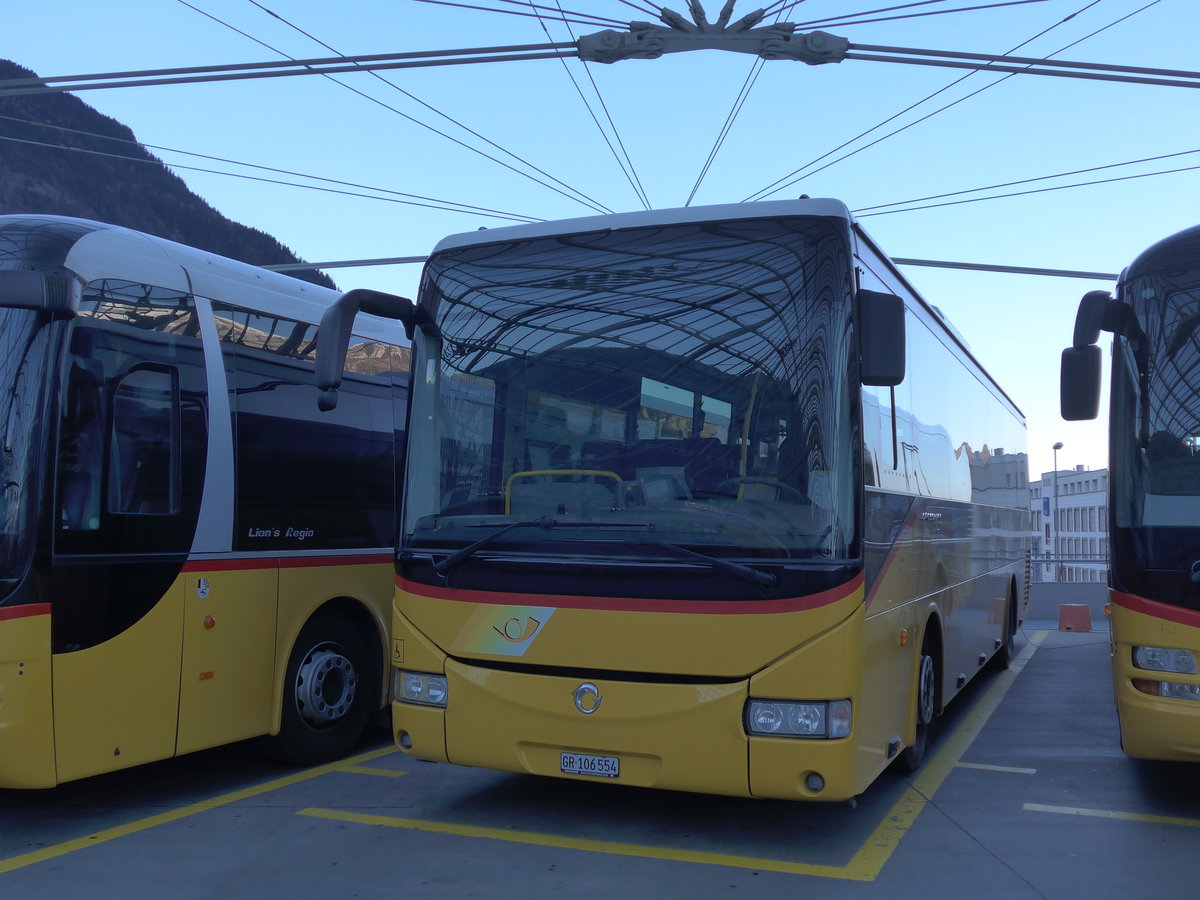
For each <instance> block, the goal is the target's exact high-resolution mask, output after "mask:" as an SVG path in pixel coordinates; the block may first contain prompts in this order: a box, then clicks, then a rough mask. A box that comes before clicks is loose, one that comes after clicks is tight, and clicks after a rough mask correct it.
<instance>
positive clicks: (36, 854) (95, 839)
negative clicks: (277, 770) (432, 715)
mask: <svg viewBox="0 0 1200 900" xmlns="http://www.w3.org/2000/svg"><path fill="white" fill-rule="evenodd" d="M395 752H397V751H396V748H395V747H384V748H382V749H380V750H372V751H371V752H370V753H364V754H362V755H361V756H356V757H352V758H351V759H348V760H341V761H339V762H335V763H329V764H328V765H324V766H317V767H315V768H312V769H305V770H304V771H303V772H297V773H296V774H295V775H288V776H286V777H284V778H276V779H275V780H273V781H267V782H264V783H263V784H258V785H255V786H253V787H248V788H243V789H242V790H240V791H233V792H232V793H229V794H222V795H221V796H219V797H212V798H211V799H208V800H201V801H200V802H199V803H192V804H189V805H188V806H181V807H179V808H178V809H172V810H168V811H167V812H164V813H159V814H158V815H156V816H148V817H147V818H145V819H138V820H137V821H135V822H128V823H126V824H124V825H118V826H116V827H115V828H106V829H105V830H104V831H98V832H96V833H95V834H89V835H88V836H87V837H81V838H76V839H75V840H71V841H64V842H63V843H61V844H55V845H53V846H51V847H43V848H42V849H40V850H34V851H31V852H29V853H22V854H21V855H19V856H10V857H8V858H7V859H0V874H3V873H5V872H12V871H14V870H15V869H21V868H24V867H25V866H31V865H33V864H34V863H39V862H45V861H46V860H48V859H54V858H55V857H57V856H63V855H65V854H67V853H72V852H74V851H76V850H82V849H84V848H85V847H95V846H96V845H97V844H103V843H104V842H105V841H111V840H115V839H116V838H120V837H125V836H126V835H129V834H135V833H137V832H139V831H145V830H146V829H148V828H154V827H156V826H158V825H165V824H167V823H168V822H177V821H179V820H180V819H186V818H187V817H188V816H194V815H196V814H197V813H202V812H208V811H209V810H210V809H216V808H217V807H219V806H225V805H227V804H230V803H236V802H237V801H239V800H245V799H247V798H248V797H257V796H258V795H260V794H267V793H270V792H271V791H276V790H279V789H280V788H285V787H289V786H290V785H293V784H299V783H300V782H302V781H308V780H309V779H310V778H316V777H318V776H320V775H326V774H328V773H330V772H335V771H338V770H339V769H341V768H342V767H344V766H347V765H350V766H353V765H355V764H356V763H364V762H370V761H371V760H375V759H379V758H380V757H381V756H387V755H388V754H389V753H395Z"/></svg>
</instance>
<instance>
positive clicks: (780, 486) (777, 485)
mask: <svg viewBox="0 0 1200 900" xmlns="http://www.w3.org/2000/svg"><path fill="white" fill-rule="evenodd" d="M741 484H757V485H762V486H763V487H769V488H774V489H775V491H776V492H777V493H776V497H778V498H781V499H782V498H784V497H786V498H788V499H790V500H792V501H794V502H795V503H803V504H805V505H811V504H812V500H810V499H809V498H808V497H807V496H806V495H805V494H804V492H803V491H800V490H797V489H796V488H794V487H792V486H791V485H790V484H784V483H783V482H782V481H776V480H775V479H774V478H760V477H756V476H754V475H743V476H741V477H739V478H726V479H725V480H724V481H722V482H721V483H720V484H718V485H717V486H716V487H715V488H713V490H714V491H715V492H716V493H718V494H723V493H726V491H725V490H724V488H731V487H737V486H738V485H741Z"/></svg>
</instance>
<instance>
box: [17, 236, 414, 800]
mask: <svg viewBox="0 0 1200 900" xmlns="http://www.w3.org/2000/svg"><path fill="white" fill-rule="evenodd" d="M362 299H363V297H362V294H361V293H360V292H350V294H347V295H341V296H339V294H338V293H337V292H335V291H332V290H329V289H327V288H323V287H318V286H316V285H313V284H308V283H305V282H303V281H299V280H297V279H294V278H290V277H288V276H284V275H280V274H277V273H273V272H268V271H265V270H263V269H259V268H256V267H253V266H249V265H244V264H242V263H238V262H234V261H233V260H229V259H224V258H221V257H218V256H215V255H212V254H209V253H204V252H200V251H198V250H194V249H191V248H188V247H184V246H181V245H179V244H175V243H172V242H170V241H166V240H161V239H158V238H154V237H150V236H148V235H145V234H140V233H137V232H134V231H131V230H128V229H124V228H116V227H111V226H108V225H104V224H100V223H98V222H91V221H84V220H80V219H70V218H62V217H52V216H29V215H8V216H0V343H2V345H3V363H0V404H2V406H0V410H2V416H0V423H2V426H3V484H4V490H3V494H4V501H3V507H2V509H3V517H4V526H3V537H2V543H0V787H10V788H11V787H24V788H30V787H50V786H53V785H55V784H59V783H61V782H65V781H70V780H72V779H77V778H82V777H85V776H89V775H95V774H98V773H102V772H109V771H112V770H115V769H121V768H124V767H127V766H132V765H136V764H138V763H143V762H148V761H151V760H159V759H164V758H167V757H171V756H173V755H176V754H182V753H187V752H189V751H193V750H199V749H202V748H207V747H213V746H216V745H219V744H224V743H229V742H233V741H237V740H241V739H244V738H252V737H256V736H268V735H269V736H271V738H270V740H271V742H272V743H273V744H274V746H275V748H276V749H277V750H278V752H279V753H281V754H282V755H283V756H284V757H286V758H288V759H290V760H292V761H294V762H297V763H304V764H307V763H314V762H318V761H322V760H327V759H330V758H333V757H336V756H338V755H339V754H344V753H345V752H347V751H348V750H349V749H350V748H351V747H352V746H353V745H354V743H355V742H356V741H357V740H358V738H359V737H360V735H361V733H362V731H363V728H364V726H365V724H366V723H367V721H368V719H369V718H370V717H371V716H372V715H373V714H375V713H376V712H377V711H379V710H381V709H384V708H386V699H387V696H386V686H387V683H388V679H389V672H388V666H387V653H388V652H389V646H390V645H389V643H388V629H389V627H390V621H389V619H390V606H391V598H392V593H393V591H394V576H393V571H392V550H393V548H394V544H395V540H396V532H395V524H394V523H395V520H396V514H395V513H396V491H397V489H398V486H399V484H400V477H401V469H400V466H399V464H398V462H397V461H398V459H399V456H398V453H397V450H398V448H399V447H400V446H401V443H402V439H403V435H404V421H405V415H406V404H407V371H408V363H409V349H408V346H407V340H406V339H405V337H404V333H403V330H402V329H400V327H399V326H398V325H397V323H396V322H394V321H390V320H388V319H385V318H380V317H377V316H374V315H363V316H360V317H359V318H358V320H357V322H356V325H355V330H354V335H353V336H352V337H351V336H350V335H349V334H343V335H341V336H342V337H345V338H347V340H346V341H345V342H344V343H343V344H342V347H343V348H345V349H346V350H347V352H346V357H345V358H346V366H345V368H346V371H345V372H344V376H343V381H344V384H343V389H342V402H341V403H340V404H339V406H338V408H337V409H336V410H333V411H330V412H321V411H319V410H318V399H319V397H320V392H319V391H318V389H317V387H316V385H315V383H314V372H315V365H314V352H315V350H314V348H315V341H316V338H317V330H318V329H317V323H319V322H320V320H321V317H322V315H323V314H325V312H326V311H327V310H328V309H330V308H332V307H334V306H335V305H336V304H338V303H341V304H342V305H343V306H345V305H350V306H353V307H357V306H359V305H362V306H363V307H364V308H369V307H370V302H368V303H365V304H363V303H360V301H361V300H362ZM367 299H368V300H370V299H371V298H370V297H368V298H367Z"/></svg>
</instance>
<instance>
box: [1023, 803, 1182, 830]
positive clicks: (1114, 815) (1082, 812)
mask: <svg viewBox="0 0 1200 900" xmlns="http://www.w3.org/2000/svg"><path fill="white" fill-rule="evenodd" d="M1024 808H1025V809H1026V810H1028V811H1029V812H1044V813H1058V814H1059V815H1063V816H1091V817H1092V818H1096V819H1120V820H1122V821H1124V822H1149V823H1150V824H1152V825H1182V826H1183V827H1185V828H1200V819H1183V818H1180V817H1178V816H1152V815H1146V814H1143V813H1129V812H1117V811H1116V810H1115V809H1083V808H1082V807H1078V806H1046V805H1044V804H1042V803H1026V804H1025V806H1024Z"/></svg>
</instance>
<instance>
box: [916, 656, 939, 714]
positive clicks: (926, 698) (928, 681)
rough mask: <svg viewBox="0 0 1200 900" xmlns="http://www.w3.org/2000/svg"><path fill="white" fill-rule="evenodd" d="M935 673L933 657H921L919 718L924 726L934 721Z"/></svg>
mask: <svg viewBox="0 0 1200 900" xmlns="http://www.w3.org/2000/svg"><path fill="white" fill-rule="evenodd" d="M934 681H935V679H934V672H933V657H932V656H922V657H921V677H920V682H919V683H918V685H917V718H918V719H920V722H921V724H922V725H928V724H929V723H930V722H932V721H933V702H934V696H935V684H934Z"/></svg>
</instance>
